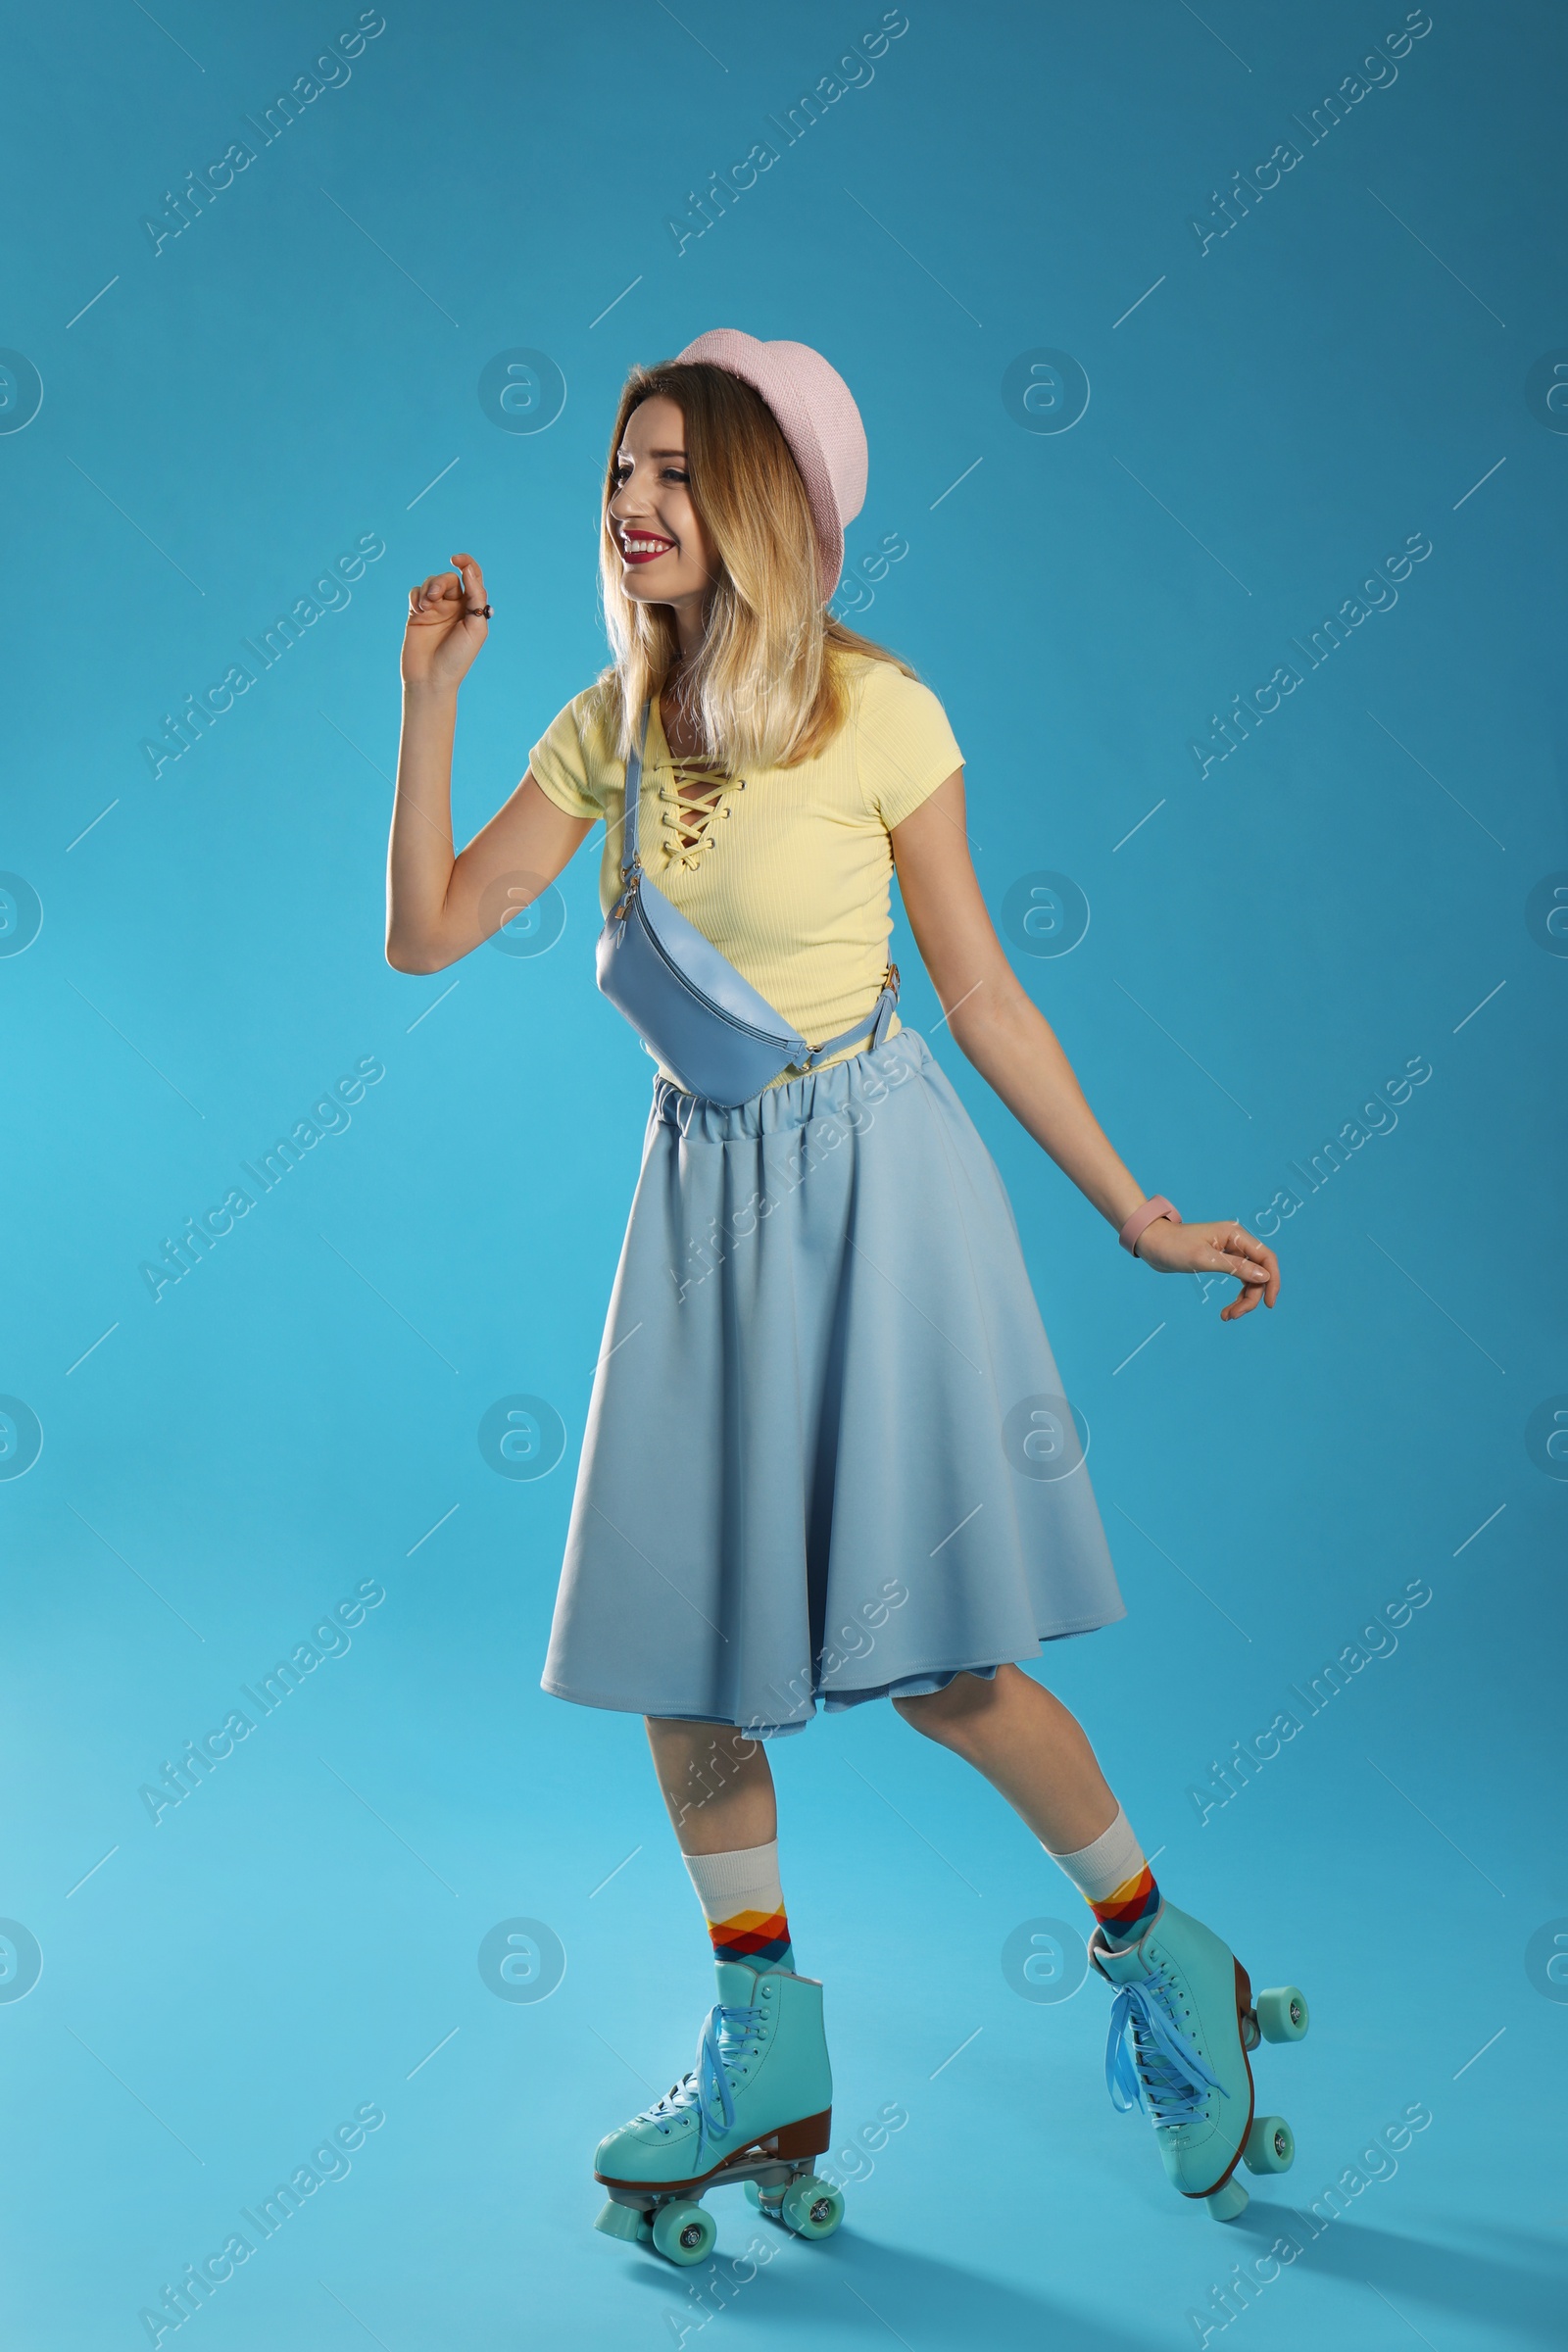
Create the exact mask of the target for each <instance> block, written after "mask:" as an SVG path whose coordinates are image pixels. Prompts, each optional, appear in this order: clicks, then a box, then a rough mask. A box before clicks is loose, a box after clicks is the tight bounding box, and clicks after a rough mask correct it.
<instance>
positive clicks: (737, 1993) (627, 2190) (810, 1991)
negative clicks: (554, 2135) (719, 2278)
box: [594, 1960, 844, 2264]
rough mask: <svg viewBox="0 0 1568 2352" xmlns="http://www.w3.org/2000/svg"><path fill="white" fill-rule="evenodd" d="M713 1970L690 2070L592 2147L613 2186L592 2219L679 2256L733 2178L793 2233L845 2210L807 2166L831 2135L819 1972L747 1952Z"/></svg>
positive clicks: (597, 2168) (834, 2219) (700, 2256)
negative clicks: (754, 1958) (714, 1995)
mask: <svg viewBox="0 0 1568 2352" xmlns="http://www.w3.org/2000/svg"><path fill="white" fill-rule="evenodd" d="M715 1974H716V1976H717V1980H718V1999H717V2000H716V2002H715V2003H714V2005H713V2007H712V2008H711V2010H710V2012H709V2014H708V2017H707V2018H706V2020H705V2021H704V2024H703V2030H702V2033H701V2034H700V2035H699V2037H698V2042H697V2062H696V2065H695V2066H694V2067H693V2068H692V2071H691V2073H690V2074H689V2075H687V2076H686V2077H685V2078H684V2080H683V2081H681V2082H677V2083H675V2084H674V2085H673V2086H672V2088H671V2089H669V2090H668V2091H666V2092H665V2094H664V2096H663V2097H662V2099H660V2100H658V2101H656V2103H655V2104H654V2105H653V2106H652V2107H647V2108H645V2109H644V2110H643V2112H642V2114H641V2115H635V2116H633V2117H632V2119H631V2121H630V2123H627V2124H622V2125H621V2126H620V2129H619V2130H618V2131H612V2132H611V2133H610V2134H609V2136H608V2137H607V2138H605V2139H602V2140H601V2141H600V2143H599V2149H598V2153H597V2155H596V2156H595V2158H594V2179H595V2180H600V2181H602V2182H603V2183H604V2185H605V2187H606V2188H607V2189H608V2190H609V2191H610V2199H609V2202H608V2203H607V2205H606V2206H605V2209H604V2211H603V2212H602V2213H601V2214H600V2216H599V2219H598V2221H597V2222H596V2223H595V2224H594V2227H595V2229H603V2230H606V2231H607V2232H608V2233H609V2235H610V2236H612V2237H624V2238H631V2239H633V2240H634V2241H636V2242H637V2243H638V2244H640V2245H651V2246H653V2247H654V2248H655V2250H656V2251H657V2252H658V2253H661V2254H662V2255H663V2256H664V2257H665V2259H666V2260H667V2261H669V2262H677V2263H682V2264H686V2263H694V2262H702V2261H705V2260H706V2258H707V2257H708V2255H709V2254H710V2253H711V2250H712V2245H713V2240H714V2238H715V2237H716V2236H717V2234H718V2228H717V2224H716V2223H715V2222H714V2220H713V2217H712V2215H711V2213H710V2212H708V2210H707V2208H706V2207H705V2206H704V2205H703V2203H702V2197H703V2194H704V2191H705V2190H707V2189H710V2188H719V2187H722V2186H724V2185H725V2184H726V2183H727V2182H729V2181H732V2180H739V2181H744V2182H745V2184H746V2188H747V2193H748V2195H749V2196H751V2197H752V2198H753V2200H754V2202H755V2203H756V2204H757V2206H758V2208H759V2210H760V2212H762V2213H764V2214H766V2215H767V2216H769V2218H770V2219H772V2220H775V2221H779V2222H782V2223H783V2224H784V2226H785V2227H786V2228H787V2229H793V2230H794V2231H795V2232H796V2234H797V2235H798V2236H801V2237H827V2236H829V2235H831V2233H832V2232H833V2230H835V2229H837V2228H838V2226H839V2223H840V2222H841V2221H842V2220H843V2218H844V2198H843V2196H842V2194H841V2193H840V2191H839V2190H838V2189H837V2188H835V2187H834V2186H833V2185H832V2184H831V2182H829V2181H826V2180H817V2179H816V2177H815V2175H814V2174H813V2173H812V2170H811V2158H812V2157H813V2156H816V2155H820V2154H821V2152H822V2150H823V2149H824V2148H826V2147H827V2145H828V2144H829V2142H830V2140H831V2138H832V2136H833V2077H832V2073H831V2071H830V2069H829V2067H828V2058H827V2043H826V2040H825V2039H824V2037H823V2033H822V1987H821V1985H820V1984H819V1983H818V1982H817V1980H816V1979H815V1978H814V1977H797V1976H792V1975H791V1974H790V1973H789V1971H788V1970H786V1969H780V1968H753V1967H751V1966H750V1965H749V1964H748V1963H747V1962H746V1961H744V1960H721V1961H719V1962H718V1963H717V1966H716V1969H715Z"/></svg>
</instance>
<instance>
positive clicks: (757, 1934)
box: [683, 1838, 795, 1969]
mask: <svg viewBox="0 0 1568 2352" xmlns="http://www.w3.org/2000/svg"><path fill="white" fill-rule="evenodd" d="M683 1859H684V1861H685V1864H686V1868H687V1869H688V1871H689V1872H690V1873H691V1881H692V1885H693V1886H694V1887H696V1889H697V1899H698V1901H699V1902H700V1903H701V1904H702V1906H703V1917H704V1919H705V1920H707V1922H708V1932H709V1934H710V1936H711V1937H712V1939H713V1957H714V1959H715V1960H745V1961H747V1962H749V1963H750V1964H751V1965H752V1966H753V1967H754V1968H756V1967H762V1968H771V1967H783V1968H788V1969H793V1968H794V1966H795V1957H794V1954H793V1952H792V1950H791V1948H790V1930H789V1921H788V1919H787V1918H786V1917H785V1912H784V1889H783V1887H781V1886H780V1884H779V1875H778V1839H777V1838H769V1840H768V1842H767V1843H766V1845H743V1846H738V1847H737V1848H736V1849H735V1850H734V1851H733V1852H732V1853H727V1854H687V1855H685V1856H684V1857H683Z"/></svg>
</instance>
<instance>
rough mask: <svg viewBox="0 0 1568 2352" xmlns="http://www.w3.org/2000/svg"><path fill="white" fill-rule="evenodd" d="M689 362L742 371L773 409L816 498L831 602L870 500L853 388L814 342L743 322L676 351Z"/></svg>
mask: <svg viewBox="0 0 1568 2352" xmlns="http://www.w3.org/2000/svg"><path fill="white" fill-rule="evenodd" d="M690 360H702V361H705V362H706V363H707V365H708V366H709V367H710V368H724V369H725V370H726V371H727V373H729V374H730V375H738V376H739V377H740V379H741V381H742V382H743V383H747V384H750V385H751V386H752V388H753V390H754V391H757V392H760V394H761V396H762V398H763V399H764V400H765V401H766V403H767V405H768V407H769V408H770V409H771V410H772V412H773V415H774V417H776V418H777V420H778V426H779V430H780V431H781V432H782V434H783V435H784V438H785V440H786V441H787V442H788V443H789V445H790V451H791V454H792V456H793V457H794V459H795V463H796V465H797V466H799V467H800V469H801V479H802V480H803V481H804V482H805V484H806V495H807V497H808V498H809V501H810V506H811V519H812V521H813V522H814V523H815V525H816V543H817V553H818V558H819V563H820V570H821V579H822V602H823V603H824V604H826V603H827V601H828V599H829V597H830V596H831V595H832V594H833V591H834V589H835V588H836V587H837V586H838V584H839V575H840V573H841V572H842V571H843V569H844V525H845V524H846V523H847V522H853V521H854V520H855V517H856V516H857V515H858V513H859V512H860V509H861V508H862V507H863V506H864V504H865V474H866V465H867V453H866V446H865V427H864V425H863V424H862V423H861V422H860V412H859V410H858V408H857V407H856V405H855V396H854V394H853V393H852V392H851V390H850V387H849V385H848V384H847V383H846V382H845V381H844V378H843V376H842V375H840V373H839V371H838V369H837V368H830V367H829V365H828V363H827V361H826V360H824V359H823V357H822V355H821V353H820V352H819V351H813V350H812V349H811V347H810V345H809V343H760V342H759V341H758V339H757V337H756V336H755V335H748V334H744V333H743V332H742V331H741V329H740V328H739V327H738V326H715V327H713V328H711V330H710V332H709V333H708V334H706V335H699V336H698V338H697V340H696V342H695V343H688V344H687V346H686V348H685V350H684V351H682V352H678V353H677V354H676V365H677V366H680V365H681V364H682V363H683V362H686V361H690Z"/></svg>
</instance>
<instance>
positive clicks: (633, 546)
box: [620, 531, 675, 564]
mask: <svg viewBox="0 0 1568 2352" xmlns="http://www.w3.org/2000/svg"><path fill="white" fill-rule="evenodd" d="M674 546H675V542H674V540H673V539H659V538H652V537H650V536H649V535H648V534H647V533H646V532H637V533H635V534H634V533H632V532H630V531H625V532H622V534H621V540H620V554H621V561H622V563H625V564H656V563H657V562H658V561H659V558H660V557H661V556H667V555H670V554H671V553H672V552H673V550H674Z"/></svg>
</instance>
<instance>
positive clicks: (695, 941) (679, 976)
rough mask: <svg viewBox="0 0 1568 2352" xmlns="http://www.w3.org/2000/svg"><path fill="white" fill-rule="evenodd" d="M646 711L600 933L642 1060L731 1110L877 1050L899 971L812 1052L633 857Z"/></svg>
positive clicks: (608, 990) (602, 971)
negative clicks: (788, 1079) (780, 1084)
mask: <svg viewBox="0 0 1568 2352" xmlns="http://www.w3.org/2000/svg"><path fill="white" fill-rule="evenodd" d="M651 708H652V706H651V704H648V703H645V704H644V705H643V711H642V718H641V721H640V724H639V726H638V730H637V743H636V748H635V749H634V751H633V752H632V755H631V758H630V759H629V760H627V762H626V816H625V824H624V827H623V830H622V835H621V858H620V882H621V890H620V897H619V898H618V899H617V900H616V902H615V904H614V906H613V907H612V908H611V909H610V912H609V914H608V915H606V917H605V926H604V929H603V930H602V931H601V932H600V934H599V947H598V952H597V955H596V958H595V961H596V965H597V970H598V977H599V985H600V987H601V989H602V990H603V991H604V993H605V995H606V996H607V997H608V998H609V999H610V1002H611V1003H612V1005H614V1006H615V1007H616V1009H617V1011H620V1012H623V1013H624V1014H625V1016H626V1018H627V1020H628V1021H630V1023H631V1025H632V1027H633V1028H634V1029H635V1030H636V1031H637V1033H638V1035H639V1036H640V1037H641V1039H642V1041H643V1044H644V1045H645V1046H646V1047H647V1049H648V1051H649V1053H650V1054H654V1055H655V1056H656V1057H657V1058H658V1059H659V1060H660V1061H662V1063H663V1064H664V1067H665V1068H666V1069H668V1070H673V1071H674V1073H675V1075H676V1076H677V1078H678V1079H679V1080H680V1083H681V1085H682V1086H683V1087H685V1088H686V1089H687V1091H688V1092H689V1093H691V1094H694V1095H702V1096H704V1097H705V1098H706V1099H707V1100H708V1101H709V1102H711V1103H718V1104H719V1106H720V1107H721V1108H722V1109H725V1110H734V1109H736V1108H738V1106H739V1105H740V1104H741V1103H749V1102H751V1100H752V1098H753V1097H754V1096H755V1095H760V1093H761V1091H762V1089H763V1088H764V1087H765V1086H767V1085H768V1084H769V1083H770V1082H771V1081H772V1080H773V1079H775V1078H777V1077H780V1076H781V1075H782V1074H783V1073H784V1072H785V1071H786V1070H787V1071H790V1072H792V1073H796V1074H799V1073H804V1072H805V1071H807V1070H809V1069H811V1068H813V1067H814V1066H815V1064H816V1063H817V1062H819V1061H820V1060H821V1059H822V1057H823V1056H824V1054H833V1053H836V1052H837V1051H838V1049H839V1048H840V1047H841V1046H848V1045H850V1044H852V1043H853V1042H854V1040H855V1039H856V1038H858V1037H862V1036H865V1034H866V1032H867V1030H869V1032H870V1036H869V1039H868V1041H867V1042H868V1043H869V1044H870V1045H873V1046H879V1045H880V1044H881V1043H882V1040H883V1038H884V1037H885V1036H886V1035H887V1031H888V1024H889V1023H890V1021H891V1020H892V1018H893V1008H894V1006H895V1005H896V1004H897V1003H898V1000H899V967H898V965H897V964H894V963H890V964H889V965H888V977H887V983H886V985H885V986H884V988H883V990H882V993H881V995H880V996H879V997H878V999H877V1001H876V1004H875V1005H873V1006H872V1008H871V1010H870V1011H869V1012H868V1013H866V1014H865V1015H864V1016H863V1017H862V1018H861V1019H860V1020H858V1021H854V1022H852V1023H851V1025H850V1027H849V1028H848V1029H845V1030H842V1031H841V1032H840V1034H839V1035H838V1036H837V1037H830V1038H829V1039H828V1040H827V1041H826V1043H825V1044H824V1045H820V1046H816V1047H811V1046H809V1045H808V1044H807V1042H806V1040H805V1038H804V1037H801V1036H799V1035H798V1034H797V1032H796V1031H795V1030H793V1029H792V1028H791V1027H790V1025H789V1023H788V1021H786V1020H785V1019H784V1018H783V1017H782V1015H781V1014H779V1013H777V1012H775V1011H774V1009H773V1007H772V1005H769V1003H768V1002H767V999H766V998H765V997H763V996H760V995H759V994H758V992H757V990H756V989H755V988H753V986H752V984H751V982H750V981H749V980H746V979H744V978H743V977H742V975H741V974H740V973H739V972H738V971H737V970H736V969H735V966H734V965H733V964H732V963H731V962H730V960H729V958H728V956H724V955H721V954H720V953H719V951H718V949H717V948H715V947H714V946H713V944H712V942H711V940H709V939H705V938H704V936H703V934H702V932H701V931H699V930H698V929H697V927H696V925H695V924H694V923H690V922H688V921H687V919H686V917H685V915H683V914H682V913H681V912H680V911H679V909H678V908H677V907H672V906H671V905H670V902H669V900H668V899H666V898H665V896H664V894H663V892H662V890H661V889H659V887H658V886H657V884H655V883H654V882H652V881H650V880H649V877H648V875H647V874H646V873H645V872H644V871H643V865H642V860H641V858H639V857H638V855H637V818H638V804H639V801H640V800H641V797H642V780H643V745H644V744H645V742H646V741H647V737H648V717H649V711H650V710H651Z"/></svg>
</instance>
